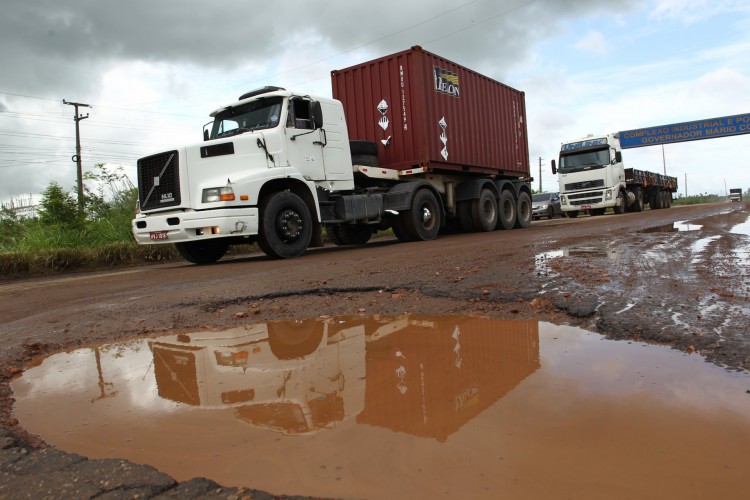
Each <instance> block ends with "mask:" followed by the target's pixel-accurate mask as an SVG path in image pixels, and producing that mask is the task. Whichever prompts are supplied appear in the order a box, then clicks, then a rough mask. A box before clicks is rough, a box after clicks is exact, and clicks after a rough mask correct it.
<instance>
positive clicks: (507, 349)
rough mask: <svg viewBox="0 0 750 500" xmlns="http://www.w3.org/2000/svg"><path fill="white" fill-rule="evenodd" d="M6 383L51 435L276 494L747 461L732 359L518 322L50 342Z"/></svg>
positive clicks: (32, 424) (657, 491) (659, 491)
mask: <svg viewBox="0 0 750 500" xmlns="http://www.w3.org/2000/svg"><path fill="white" fill-rule="evenodd" d="M12 388H13V391H14V397H15V400H16V402H15V407H14V413H15V416H16V418H18V419H19V421H20V423H21V425H22V426H24V427H25V428H26V429H27V430H28V431H30V432H32V433H34V434H38V435H39V436H41V437H42V438H44V440H45V441H47V442H48V443H50V444H53V445H55V446H57V447H59V448H60V449H62V450H64V451H68V452H75V453H79V454H82V455H85V456H88V457H91V458H126V459H129V460H131V461H133V462H137V463H147V464H150V465H153V466H155V467H157V468H158V469H160V470H162V471H163V472H166V473H168V474H170V475H172V476H173V477H175V478H176V479H178V480H187V479H190V478H193V477H208V478H210V479H213V480H215V481H217V482H219V483H221V484H224V485H227V486H248V487H252V488H258V489H262V490H265V491H269V492H271V493H273V494H276V495H311V496H322V497H338V498H341V497H345V498H424V497H430V498H438V497H440V498H444V497H464V498H500V497H512V498H550V497H556V496H559V494H560V492H572V491H575V492H576V496H578V497H581V498H603V497H606V498H613V497H614V498H618V497H628V496H634V497H649V496H651V497H652V496H670V497H680V498H706V497H725V498H726V497H735V498H736V497H739V496H742V495H744V492H745V491H746V478H747V475H748V473H750V456H748V454H747V450H748V449H750V394H747V393H746V391H747V390H749V389H750V377H748V376H747V375H746V374H741V373H728V372H726V371H724V370H721V369H719V368H717V367H716V366H714V365H711V364H708V363H705V362H703V360H702V358H701V357H700V356H698V355H690V356H689V355H686V354H681V353H678V352H676V351H673V350H672V349H670V348H668V347H658V346H647V345H645V344H639V343H630V342H615V341H609V340H604V339H603V338H602V337H601V336H599V335H596V334H593V333H590V332H587V331H585V330H581V329H579V328H575V327H570V326H558V325H553V324H550V323H544V322H537V321H523V320H500V319H487V318H472V317H460V316H412V315H406V316H398V317H356V316H355V317H332V318H315V319H309V320H301V321H277V322H267V323H259V324H247V325H241V326H238V327H236V328H231V329H228V330H221V331H213V330H201V331H191V332H174V333H173V334H169V335H162V336H158V337H152V338H144V339H138V340H133V341H130V342H124V343H118V344H108V345H102V346H98V347H92V348H86V349H79V350H75V351H72V352H66V353H61V354H55V355H53V356H50V357H48V358H46V359H44V360H42V361H40V362H38V363H36V364H35V365H34V366H31V367H29V368H28V369H27V370H26V371H25V372H24V373H23V374H22V375H21V376H20V377H19V378H17V379H16V380H15V381H14V382H13V383H12ZM592 478H596V479H595V480H593V479H592ZM571 485H572V486H571Z"/></svg>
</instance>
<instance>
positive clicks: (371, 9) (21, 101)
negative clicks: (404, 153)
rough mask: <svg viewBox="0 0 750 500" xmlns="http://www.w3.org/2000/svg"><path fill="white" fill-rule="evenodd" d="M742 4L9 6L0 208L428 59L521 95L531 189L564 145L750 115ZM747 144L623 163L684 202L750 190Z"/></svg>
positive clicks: (635, 157)
mask: <svg viewBox="0 0 750 500" xmlns="http://www.w3.org/2000/svg"><path fill="white" fill-rule="evenodd" d="M749 33H750V3H748V2H747V1H746V0H727V1H722V0H705V1H704V0H692V1H684V0H650V1H648V0H620V1H619V2H611V1H602V0H565V1H561V0H537V1H530V0H473V1H470V0H453V1H447V0H429V1H427V0H409V1H403V0H400V1H393V0H379V1H369V2H364V1H362V0H326V1H324V2H322V1H314V0H299V1H293V0H278V1H276V2H258V1H252V0H224V1H223V2H206V1H196V0H129V1H126V2H123V1H112V0H8V1H7V2H4V5H3V10H2V16H0V46H1V47H2V50H1V51H0V68H2V71H1V72H0V199H2V200H3V201H7V200H9V199H18V198H23V197H28V196H29V194H35V193H39V192H41V191H43V190H44V189H45V187H47V186H48V185H49V184H50V183H51V182H53V181H55V182H57V183H59V184H60V185H61V186H63V187H64V188H66V189H69V190H71V191H73V190H74V189H75V177H76V170H75V163H73V162H72V161H71V156H72V155H73V154H75V123H74V121H73V116H74V108H73V107H72V106H67V105H65V104H63V102H62V101H63V99H66V100H68V101H73V102H79V103H85V104H89V105H91V108H81V109H80V112H81V113H82V114H86V113H88V114H89V117H88V118H87V119H84V120H81V121H80V128H81V142H82V147H83V154H82V157H83V164H84V170H89V169H91V167H92V166H93V165H94V164H96V163H107V164H111V165H113V166H117V165H121V166H123V167H124V169H125V172H126V173H127V174H128V175H129V177H130V178H131V179H132V180H133V181H135V163H136V160H137V159H138V158H139V157H141V156H145V155H146V154H149V153H152V152H155V151H158V150H160V149H162V148H165V147H170V146H172V145H175V144H180V143H185V142H196V141H200V140H201V131H202V126H203V124H204V123H206V122H207V121H209V119H210V118H209V117H208V113H209V112H210V111H212V110H213V109H216V108H217V107H219V106H220V105H222V104H223V103H225V102H229V101H234V100H236V98H237V97H238V96H239V95H240V94H242V93H244V92H245V91H247V90H251V89H254V88H257V87H261V86H264V85H280V86H282V87H285V88H287V89H290V90H295V91H299V92H305V93H309V94H317V95H323V96H330V95H331V89H330V71H331V70H333V69H340V68H344V67H347V66H350V65H352V64H356V63H359V62H363V61H366V60H369V59H373V58H377V57H381V56H383V55H387V54H390V53H394V52H399V51H401V50H405V49H408V48H409V47H411V46H413V45H421V46H422V47H424V48H425V49H426V50H428V51H431V52H434V53H436V54H439V55H440V56H443V57H445V58H447V59H451V60H453V61H455V62H457V63H460V64H462V65H464V66H468V67H469V68H471V69H474V70H476V71H478V72H480V73H483V74H486V75H488V76H490V77H492V78H494V79H496V80H499V81H502V82H504V83H506V84H508V85H510V86H512V87H515V88H517V89H519V90H522V91H524V92H525V93H526V104H527V108H528V130H529V137H530V144H529V146H530V151H531V158H530V159H529V161H530V164H531V170H532V174H533V175H534V177H535V179H536V180H535V182H534V188H538V187H539V164H540V160H539V158H542V160H541V164H542V176H541V180H542V187H543V189H544V190H554V189H555V186H556V178H555V177H554V176H553V175H552V174H551V172H550V169H549V160H550V159H552V158H556V157H557V155H558V151H559V147H560V143H561V142H563V141H566V140H572V139H576V138H579V137H582V136H585V135H587V134H589V133H596V134H598V133H603V132H616V131H620V130H627V129H633V128H641V127H649V126H655V125H662V124H670V123H677V122H684V121H692V120H699V119H703V118H711V117H719V116H726V115H735V114H743V113H748V112H750V34H749ZM749 146H750V135H744V136H738V137H733V138H722V139H714V140H705V141H696V142H691V143H683V144H675V145H667V146H665V147H664V148H663V150H662V147H660V146H656V147H648V148H640V149H632V150H627V151H626V152H625V161H626V165H627V166H629V167H634V168H639V169H643V170H655V171H659V172H661V171H663V170H664V169H665V168H666V171H667V173H668V174H669V175H674V176H677V177H678V178H679V184H680V194H684V188H685V180H687V190H688V194H697V193H716V194H721V195H723V194H724V192H725V187H728V188H731V187H742V188H743V189H748V188H750V147H749Z"/></svg>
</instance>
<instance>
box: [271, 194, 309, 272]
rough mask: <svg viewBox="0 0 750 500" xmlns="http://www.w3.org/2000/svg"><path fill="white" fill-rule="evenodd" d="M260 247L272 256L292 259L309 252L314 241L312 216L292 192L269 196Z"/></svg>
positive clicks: (303, 203)
mask: <svg viewBox="0 0 750 500" xmlns="http://www.w3.org/2000/svg"><path fill="white" fill-rule="evenodd" d="M260 213H261V220H260V228H259V234H258V245H259V246H260V248H261V249H262V250H263V251H264V252H265V253H266V255H268V256H269V257H274V258H277V259H290V258H292V257H297V256H299V255H302V254H303V253H305V250H307V247H308V246H309V245H310V241H311V240H312V217H311V216H310V211H309V210H308V208H307V205H305V202H304V201H303V200H302V198H300V197H299V196H297V195H296V194H294V193H292V192H290V191H281V192H278V193H274V194H272V195H270V196H268V197H266V198H265V199H264V200H263V201H262V202H261V206H260Z"/></svg>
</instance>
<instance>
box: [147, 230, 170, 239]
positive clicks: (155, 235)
mask: <svg viewBox="0 0 750 500" xmlns="http://www.w3.org/2000/svg"><path fill="white" fill-rule="evenodd" d="M148 237H149V239H150V240H151V241H160V240H166V239H168V237H167V232H166V231H151V232H150V233H148Z"/></svg>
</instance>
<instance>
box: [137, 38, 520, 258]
mask: <svg viewBox="0 0 750 500" xmlns="http://www.w3.org/2000/svg"><path fill="white" fill-rule="evenodd" d="M332 87H333V97H334V98H333V99H330V98H324V97H315V96H310V95H307V94H301V93H295V92H291V91H287V90H284V89H281V88H278V87H265V88H263V89H258V90H256V91H252V92H248V93H247V94H244V95H242V96H241V97H240V98H239V100H238V101H236V102H232V103H229V104H227V105H226V106H223V107H221V108H219V109H217V110H216V111H214V112H213V113H211V116H212V117H213V121H212V122H211V123H209V124H207V125H206V126H205V127H204V137H203V139H204V142H202V143H197V144H192V145H187V146H182V147H178V148H175V149H170V150H168V151H163V152H159V153H157V154H154V155H151V156H148V157H146V158H141V159H140V160H138V191H139V207H138V213H137V215H136V217H135V219H134V220H133V222H132V229H133V234H134V235H135V238H136V240H137V241H138V242H139V243H141V244H159V243H174V244H175V245H176V247H177V249H178V251H179V252H180V254H181V255H182V256H183V257H184V258H185V259H186V260H188V261H190V262H193V263H197V264H206V263H211V262H215V261H217V260H218V259H220V258H221V257H222V256H223V255H224V254H225V253H226V252H227V249H228V247H229V245H233V244H243V243H245V244H246V243H254V242H257V243H258V245H259V246H260V248H261V249H262V250H263V251H264V252H265V253H266V254H267V255H269V256H271V257H274V258H291V257H296V256H299V255H301V254H302V253H304V252H305V251H306V249H307V248H308V247H309V246H322V245H323V229H325V232H326V234H327V235H328V238H329V239H330V240H331V241H333V242H334V243H335V244H364V243H366V242H367V241H368V240H369V239H370V237H371V236H372V234H373V233H374V232H375V231H376V230H379V229H387V228H389V227H390V228H392V229H393V232H394V233H395V235H396V236H397V237H398V238H399V239H400V240H402V241H414V240H431V239H433V238H435V237H436V236H437V235H438V233H439V231H440V230H441V228H443V227H444V226H445V225H446V223H447V222H448V221H453V222H452V225H453V226H456V227H459V228H460V229H462V230H464V231H492V230H494V229H496V228H502V229H512V228H520V227H527V226H528V225H529V224H530V223H531V196H530V194H531V185H530V181H531V178H530V176H529V161H528V158H529V154H528V140H527V134H526V118H525V115H526V109H525V96H524V94H523V92H520V91H518V90H515V89H512V88H510V87H508V86H506V85H503V84H502V83H500V82H497V81H494V80H492V79H490V78H487V77H485V76H482V75H479V74H478V73H476V72H473V71H471V70H469V69H467V68H465V67H463V66H459V65H457V64H455V63H453V62H451V61H447V60H445V59H443V58H440V57H439V56H436V55H434V54H431V53H429V52H426V51H424V50H422V49H421V48H420V47H413V48H412V49H410V50H407V51H404V52H400V53H397V54H393V55H391V56H386V57H384V58H381V59H378V60H374V61H369V62H366V63H363V64H360V65H357V66H353V67H350V68H346V69H344V70H338V71H334V72H333V73H332ZM352 139H356V140H352Z"/></svg>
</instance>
